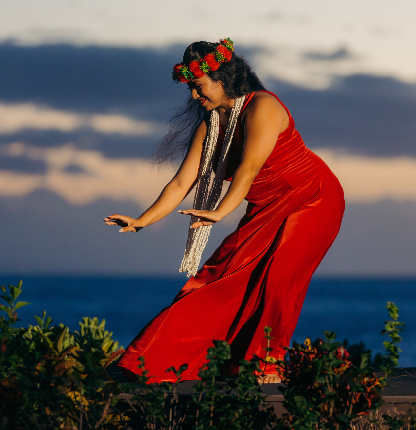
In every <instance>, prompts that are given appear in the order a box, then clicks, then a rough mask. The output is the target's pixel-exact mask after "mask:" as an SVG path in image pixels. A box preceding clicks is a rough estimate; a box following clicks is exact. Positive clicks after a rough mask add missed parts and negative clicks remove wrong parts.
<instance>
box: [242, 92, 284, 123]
mask: <svg viewBox="0 0 416 430" xmlns="http://www.w3.org/2000/svg"><path fill="white" fill-rule="evenodd" d="M244 114H245V116H248V117H250V116H253V115H255V116H257V115H267V116H269V117H270V116H279V117H283V118H285V117H287V116H288V115H287V112H286V109H285V108H284V107H283V106H282V104H281V103H280V102H279V100H277V99H276V97H273V96H272V95H271V94H269V93H265V92H262V91H257V92H256V93H255V94H254V95H253V98H252V100H251V101H250V103H249V104H248V106H247V108H246V110H245V112H244Z"/></svg>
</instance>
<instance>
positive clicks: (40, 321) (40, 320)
mask: <svg viewBox="0 0 416 430" xmlns="http://www.w3.org/2000/svg"><path fill="white" fill-rule="evenodd" d="M33 316H34V317H35V320H36V322H37V323H38V325H39V327H43V321H42V319H41V318H39V317H37V316H36V315H33Z"/></svg>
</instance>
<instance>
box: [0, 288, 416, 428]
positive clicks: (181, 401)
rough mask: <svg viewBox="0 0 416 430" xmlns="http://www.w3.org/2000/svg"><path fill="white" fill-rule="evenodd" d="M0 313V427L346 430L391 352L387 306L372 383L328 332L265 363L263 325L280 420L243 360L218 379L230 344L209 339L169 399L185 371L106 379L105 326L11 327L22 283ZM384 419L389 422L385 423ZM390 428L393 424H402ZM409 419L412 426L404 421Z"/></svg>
mask: <svg viewBox="0 0 416 430" xmlns="http://www.w3.org/2000/svg"><path fill="white" fill-rule="evenodd" d="M1 288H2V291H3V294H2V295H1V299H2V301H4V304H1V305H0V310H1V311H3V313H5V316H4V314H2V315H1V316H0V428H2V429H10V430H12V429H13V430H20V429H28V430H29V429H30V430H32V429H84V430H85V429H128V428H131V429H155V430H157V429H170V430H174V429H175V430H188V429H205V428H210V429H212V430H215V429H217V430H220V429H221V430H222V429H224V430H233V429H245V430H250V429H253V430H257V429H259V430H263V429H276V430H289V429H293V430H304V429H339V430H343V429H345V430H346V429H350V428H351V423H352V422H353V421H354V420H355V419H356V418H357V417H359V416H361V415H365V414H368V413H369V412H371V411H374V410H375V409H377V408H378V407H379V405H380V404H381V395H380V390H381V388H382V387H383V386H385V385H386V378H387V376H388V375H390V374H391V372H392V368H393V367H395V366H397V365H398V355H399V353H400V349H399V348H398V347H397V344H398V343H399V342H400V340H401V339H400V336H399V332H400V331H401V326H402V325H403V324H401V323H399V322H398V309H397V307H396V306H395V305H394V304H393V303H388V311H389V315H390V318H391V319H390V320H389V321H386V322H385V330H383V332H382V334H387V335H388V336H389V337H390V340H389V341H386V342H384V346H385V348H386V352H385V354H384V355H383V356H382V363H381V366H382V370H383V372H384V376H383V377H382V378H380V379H379V378H377V377H376V376H375V375H374V368H373V367H372V366H370V359H371V351H366V350H365V349H364V348H363V347H358V348H357V347H355V348H354V347H351V348H350V351H349V352H348V351H347V348H346V347H345V345H342V344H341V343H340V342H336V341H335V339H336V336H335V334H334V333H331V332H325V340H322V339H318V340H317V341H315V342H313V343H312V342H311V341H310V340H309V339H307V340H306V341H305V344H303V345H301V344H294V345H293V347H292V348H287V360H286V361H277V360H275V359H274V358H273V357H270V356H269V352H270V345H269V343H270V339H272V337H271V329H270V328H269V327H266V328H265V337H266V340H267V346H266V348H264V349H265V350H266V352H267V354H266V359H265V361H264V362H265V363H267V365H268V366H270V365H273V366H277V367H278V370H279V372H280V373H281V375H282V378H283V382H284V383H285V387H281V386H280V387H279V388H280V389H281V390H282V391H283V394H284V398H285V400H284V406H285V407H286V409H287V411H288V413H287V414H286V415H284V416H283V417H280V418H278V417H276V415H275V414H274V412H273V409H272V408H270V407H268V405H267V404H266V403H265V396H264V395H263V394H262V390H261V386H260V385H259V383H258V380H257V377H256V374H259V373H260V372H261V371H260V366H259V364H260V361H261V360H259V359H253V360H251V361H246V360H243V361H242V362H241V363H240V368H239V371H238V374H237V375H234V376H223V375H221V369H222V368H223V366H224V364H225V363H226V362H227V360H229V359H230V357H231V352H230V345H229V344H228V343H227V342H224V341H218V340H217V341H214V346H213V347H212V348H209V349H208V353H207V363H206V364H205V365H204V366H203V367H202V368H201V369H200V372H199V377H200V380H199V381H198V382H197V383H196V385H195V387H194V390H195V392H196V394H193V395H192V396H177V395H176V390H177V387H178V383H179V382H180V381H181V374H182V372H183V371H184V370H185V369H186V368H187V365H186V364H184V365H183V366H181V367H180V368H179V369H175V368H170V369H168V370H167V371H169V372H174V373H175V375H176V378H177V381H176V383H167V382H164V383H161V384H150V383H149V379H148V376H147V371H146V370H145V360H144V358H143V357H142V358H141V359H140V360H139V362H138V368H139V370H140V372H139V374H138V375H137V376H136V380H135V381H134V382H121V381H114V380H112V379H111V378H110V376H109V375H108V373H107V367H108V365H109V364H110V363H112V362H114V361H115V360H117V359H118V358H119V356H120V354H121V353H122V352H123V350H122V349H120V348H119V346H118V343H117V342H114V341H113V340H112V333H110V332H108V331H107V330H106V329H105V320H103V321H101V322H100V321H98V319H97V318H93V319H91V318H83V321H82V322H80V323H79V325H80V329H79V331H75V332H73V333H71V332H70V331H69V329H68V327H66V326H64V325H62V324H59V325H52V319H51V318H50V317H48V316H47V315H46V312H45V311H44V312H43V315H42V317H41V318H40V317H35V319H36V322H37V325H35V326H32V325H29V326H28V327H27V328H18V327H16V322H17V321H19V319H18V318H17V312H16V311H17V310H18V309H19V308H20V307H22V306H25V305H27V304H28V303H26V302H18V301H17V299H18V297H19V295H20V294H21V291H22V283H21V282H20V283H19V284H18V285H17V286H12V285H9V286H8V290H7V288H6V287H4V286H2V287H1ZM384 420H385V422H386V420H390V421H391V422H392V423H393V421H392V420H393V419H392V418H391V417H387V416H386V417H384ZM401 422H402V421H400V420H399V419H396V420H395V421H394V424H392V425H394V426H396V427H397V426H398V425H399V424H398V423H401ZM412 422H413V421H412Z"/></svg>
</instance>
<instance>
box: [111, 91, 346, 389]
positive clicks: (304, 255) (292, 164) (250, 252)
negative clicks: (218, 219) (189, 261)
mask: <svg viewBox="0 0 416 430" xmlns="http://www.w3.org/2000/svg"><path fill="white" fill-rule="evenodd" d="M253 94H254V93H252V94H249V95H247V97H246V101H245V104H244V106H243V109H242V111H241V113H242V112H243V111H244V109H245V108H246V106H247V105H248V103H250V100H251V99H252V96H253ZM269 94H272V93H269ZM272 95H273V96H274V97H276V96H275V95H274V94H272ZM276 98H277V97H276ZM278 100H279V99H278ZM279 101H280V100H279ZM285 109H286V111H287V113H288V115H289V125H288V127H287V129H286V130H285V131H283V132H282V133H281V134H280V135H279V138H278V140H277V142H276V146H275V147H274V149H273V151H272V153H271V154H270V156H269V158H268V159H267V160H266V162H265V163H264V165H263V167H262V168H261V170H260V172H259V173H258V175H257V176H256V178H255V179H254V182H253V183H252V185H251V187H250V190H249V192H248V194H247V196H246V199H247V200H248V206H247V211H246V214H245V215H244V217H243V218H242V219H241V221H240V223H239V224H238V227H237V229H236V230H235V231H234V232H233V233H232V234H230V235H229V236H228V237H226V238H225V239H224V241H223V242H222V244H221V245H220V246H219V248H218V249H217V250H216V251H215V252H214V254H213V255H212V256H211V257H210V258H209V259H208V261H207V262H206V263H205V264H204V266H203V267H202V268H201V269H200V270H199V271H198V273H197V275H196V276H195V277H192V278H190V279H189V281H188V282H187V283H186V284H185V286H184V287H183V288H182V290H181V291H180V292H179V294H178V295H177V296H176V297H175V299H174V300H173V302H172V304H171V305H170V306H168V307H167V308H165V309H163V310H162V311H161V312H160V313H159V315H157V316H156V317H155V318H154V319H153V320H152V321H151V322H150V323H149V324H148V325H147V326H146V327H145V328H144V329H143V330H142V331H141V332H140V333H139V334H138V336H137V337H136V338H135V339H134V340H133V341H132V342H131V344H130V345H129V346H128V348H127V350H126V352H125V353H124V354H123V355H122V357H121V360H120V362H119V366H121V367H123V368H125V369H128V370H129V371H131V372H134V373H138V370H137V360H138V358H139V357H140V356H144V357H145V363H146V369H147V370H148V371H149V375H151V380H150V381H151V382H160V381H174V380H175V377H174V375H173V373H172V372H169V373H165V371H166V369H168V368H169V367H171V366H175V367H176V368H178V367H179V366H181V365H182V364H184V363H187V364H188V369H187V370H186V371H185V372H184V374H183V375H182V377H183V379H184V380H191V379H197V374H198V371H199V369H200V367H201V366H202V365H203V364H204V363H205V362H206V359H205V356H206V353H207V349H208V348H209V347H211V346H213V343H212V341H213V340H214V339H220V340H226V341H227V342H229V343H230V344H231V348H232V355H233V362H234V363H235V364H238V362H239V361H240V360H241V359H242V358H246V359H248V360H249V359H251V358H252V357H253V354H256V355H258V356H260V357H264V356H265V351H264V350H263V349H262V348H264V347H265V346H266V345H265V339H264V327H265V326H269V327H272V329H273V331H272V336H274V339H273V340H272V341H271V345H270V346H271V347H272V348H273V351H272V352H271V353H269V355H271V356H274V357H279V356H283V355H284V354H285V350H284V347H285V346H288V345H289V342H290V338H291V336H292V334H293V332H294V330H295V327H296V323H297V321H298V318H299V314H300V311H301V308H302V304H303V301H304V298H305V295H306V291H307V288H308V285H309V282H310V279H311V276H312V274H313V272H314V271H315V269H316V268H317V267H318V265H319V263H320V262H321V260H322V258H323V257H324V256H325V254H326V252H327V251H328V249H329V247H330V246H331V244H332V242H333V241H334V239H335V237H336V236H337V234H338V231H339V228H340V225H341V220H342V216H343V213H344V207H345V203H344V195H343V190H342V187H341V185H340V183H339V181H338V179H337V178H336V177H335V175H334V174H333V173H332V172H331V170H330V169H329V168H328V166H327V165H326V164H325V163H324V162H323V161H322V160H321V159H320V158H319V157H318V156H317V155H315V154H314V153H313V152H311V151H310V150H309V149H307V148H306V147H305V145H304V143H303V141H302V138H301V136H300V135H299V133H298V132H297V131H296V130H295V123H294V121H293V118H292V116H291V115H290V112H289V111H288V109H287V108H285ZM240 115H241V114H240ZM223 138H224V136H223V132H221V133H220V137H219V139H218V144H217V149H218V152H219V150H220V147H221V144H222V142H221V140H223ZM242 145H243V129H242V127H241V124H240V125H239V124H237V127H236V132H235V134H234V139H233V143H232V149H231V153H230V161H229V165H228V168H227V172H228V173H232V172H233V171H234V170H235V168H236V166H238V164H239V158H241V148H242ZM229 179H230V178H229ZM214 228H215V226H214Z"/></svg>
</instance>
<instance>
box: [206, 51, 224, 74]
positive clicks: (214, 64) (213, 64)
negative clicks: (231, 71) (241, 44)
mask: <svg viewBox="0 0 416 430" xmlns="http://www.w3.org/2000/svg"><path fill="white" fill-rule="evenodd" d="M204 60H205V62H206V63H207V64H208V66H209V68H210V69H211V70H212V71H213V72H214V71H215V70H218V68H219V67H220V66H221V63H219V62H218V61H217V60H216V59H215V57H214V55H213V54H207V55H205V57H204Z"/></svg>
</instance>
